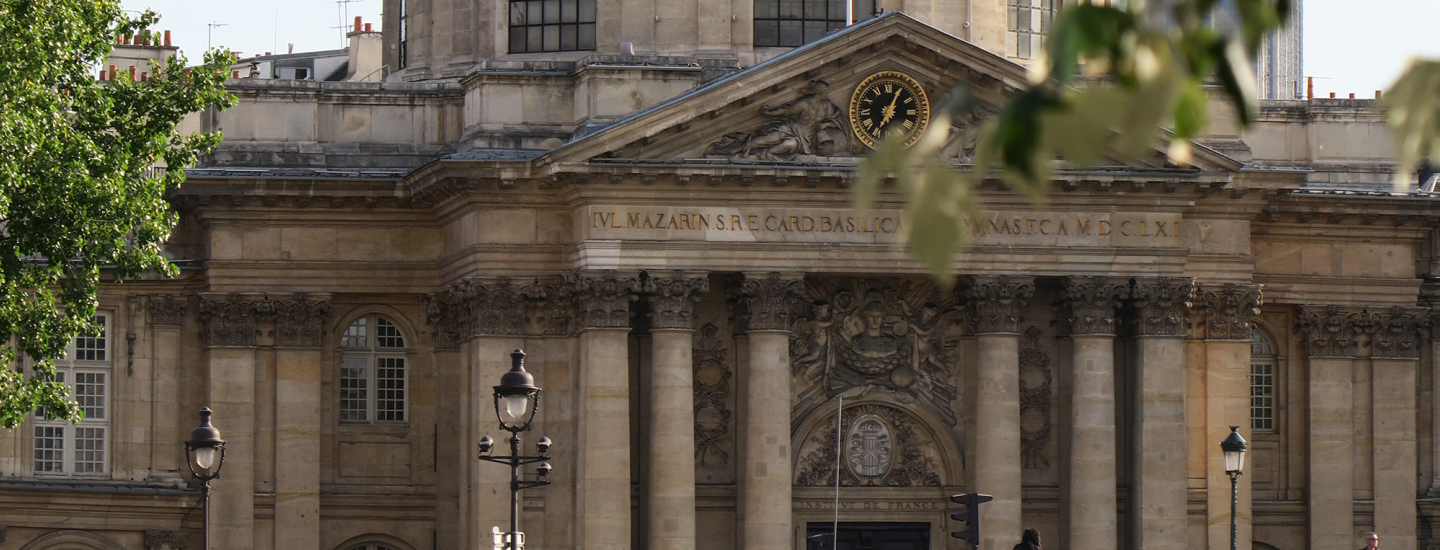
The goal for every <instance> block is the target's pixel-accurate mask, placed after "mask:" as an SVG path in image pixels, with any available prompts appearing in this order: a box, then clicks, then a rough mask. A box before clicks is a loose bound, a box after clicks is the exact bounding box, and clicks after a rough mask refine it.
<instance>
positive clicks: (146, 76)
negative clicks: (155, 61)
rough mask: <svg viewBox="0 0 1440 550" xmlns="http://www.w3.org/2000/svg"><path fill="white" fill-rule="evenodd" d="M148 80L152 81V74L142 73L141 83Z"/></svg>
mask: <svg viewBox="0 0 1440 550" xmlns="http://www.w3.org/2000/svg"><path fill="white" fill-rule="evenodd" d="M146 80H150V73H140V81H141V82H145V81H146Z"/></svg>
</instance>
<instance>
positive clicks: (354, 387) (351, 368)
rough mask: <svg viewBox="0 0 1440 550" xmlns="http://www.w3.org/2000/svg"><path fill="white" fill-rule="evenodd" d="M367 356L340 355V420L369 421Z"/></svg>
mask: <svg viewBox="0 0 1440 550" xmlns="http://www.w3.org/2000/svg"><path fill="white" fill-rule="evenodd" d="M365 363H366V358H365V357H357V356H348V355H347V356H342V357H340V421H341V422H368V421H369V420H370V415H369V414H368V412H369V406H368V405H367V403H368V401H369V397H370V395H369V393H370V392H369V387H370V373H369V370H370V369H368V368H367V366H366V364H365Z"/></svg>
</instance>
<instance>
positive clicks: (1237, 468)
mask: <svg viewBox="0 0 1440 550" xmlns="http://www.w3.org/2000/svg"><path fill="white" fill-rule="evenodd" d="M1248 447H1249V444H1247V443H1245V438H1243V437H1240V427H1239V426H1231V427H1230V435H1228V436H1225V441H1221V442H1220V451H1221V452H1222V453H1223V454H1224V455H1225V473H1226V474H1228V475H1229V476H1230V550H1235V534H1236V532H1237V530H1238V528H1239V521H1238V519H1237V517H1236V516H1237V511H1236V509H1237V508H1238V503H1239V501H1240V494H1239V485H1238V482H1239V479H1240V475H1241V474H1243V473H1244V472H1245V449H1246V448H1248Z"/></svg>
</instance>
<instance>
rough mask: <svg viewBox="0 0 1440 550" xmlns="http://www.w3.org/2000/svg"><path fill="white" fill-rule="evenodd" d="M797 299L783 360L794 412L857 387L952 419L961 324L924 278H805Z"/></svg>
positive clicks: (951, 299) (946, 299)
mask: <svg viewBox="0 0 1440 550" xmlns="http://www.w3.org/2000/svg"><path fill="white" fill-rule="evenodd" d="M804 296H805V298H806V299H808V302H806V301H801V302H798V303H797V306H796V312H795V317H796V321H795V323H794V324H793V325H792V328H791V336H790V366H791V369H792V372H791V374H792V376H793V378H792V380H793V382H792V385H793V387H794V389H795V392H796V399H795V406H794V410H795V413H796V417H797V418H798V417H802V416H804V415H806V414H808V413H809V412H810V411H811V410H812V409H814V408H815V407H817V406H819V405H820V404H822V403H824V402H827V401H829V400H830V398H832V397H834V396H837V395H841V394H844V393H846V392H849V391H851V390H854V389H858V390H859V393H860V394H861V395H864V394H866V393H868V392H872V391H879V392H886V393H888V394H890V396H891V398H893V399H894V400H895V401H896V402H898V403H902V404H911V403H917V404H919V405H920V406H923V407H926V408H927V409H929V410H930V411H931V412H933V413H935V415H936V416H938V417H939V418H941V419H942V420H944V421H945V422H946V423H948V424H949V425H951V426H954V425H955V422H956V418H955V399H956V395H957V394H958V389H957V384H958V381H957V371H958V359H957V358H956V353H955V350H956V348H957V347H958V346H959V341H960V340H959V339H960V336H961V328H960V326H959V322H958V319H959V312H958V308H957V307H956V305H955V302H954V297H953V296H951V295H948V294H944V293H942V292H941V291H940V290H939V288H938V287H936V286H935V285H934V284H933V283H930V282H929V281H923V282H912V281H882V280H864V279H813V280H809V281H807V282H806V285H805V290H804Z"/></svg>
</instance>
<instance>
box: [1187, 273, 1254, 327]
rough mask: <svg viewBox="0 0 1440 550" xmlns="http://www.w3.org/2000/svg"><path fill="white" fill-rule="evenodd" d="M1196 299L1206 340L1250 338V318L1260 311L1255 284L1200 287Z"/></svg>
mask: <svg viewBox="0 0 1440 550" xmlns="http://www.w3.org/2000/svg"><path fill="white" fill-rule="evenodd" d="M1199 298H1200V300H1199V306H1200V309H1201V310H1203V311H1204V312H1205V338H1206V339H1207V340H1249V339H1250V330H1251V328H1250V319H1251V318H1252V317H1254V316H1256V315H1259V314H1260V304H1261V299H1260V287H1259V286H1253V285H1237V284H1234V283H1226V284H1225V285H1223V286H1219V287H1214V286H1202V287H1201V290H1200V292H1199Z"/></svg>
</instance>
